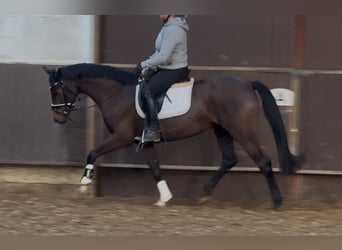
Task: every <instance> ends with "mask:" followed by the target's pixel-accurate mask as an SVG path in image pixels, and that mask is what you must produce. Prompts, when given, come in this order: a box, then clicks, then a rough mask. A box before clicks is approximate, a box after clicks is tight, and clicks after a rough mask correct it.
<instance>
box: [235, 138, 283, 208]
mask: <svg viewBox="0 0 342 250" xmlns="http://www.w3.org/2000/svg"><path fill="white" fill-rule="evenodd" d="M241 146H242V147H243V148H244V149H245V151H246V152H247V154H248V155H249V156H250V157H251V158H252V159H253V160H254V161H255V162H256V164H257V165H258V167H259V169H260V171H261V172H262V173H263V174H264V176H265V178H266V181H267V184H268V187H269V190H270V193H271V197H272V202H273V208H274V209H276V208H278V207H280V206H281V204H282V201H283V198H282V196H281V194H280V191H279V188H278V184H277V181H276V179H275V176H274V174H273V170H272V163H271V160H270V159H269V158H268V157H267V156H266V155H264V154H263V153H262V151H261V149H260V147H259V145H258V144H257V143H256V142H252V141H248V142H246V143H243V144H241Z"/></svg>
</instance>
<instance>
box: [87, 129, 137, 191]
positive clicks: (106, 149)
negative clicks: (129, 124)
mask: <svg viewBox="0 0 342 250" xmlns="http://www.w3.org/2000/svg"><path fill="white" fill-rule="evenodd" d="M132 144H133V140H132V138H130V137H122V136H119V134H112V135H111V136H110V137H109V138H108V139H107V140H106V141H105V142H104V143H102V144H100V145H98V146H96V147H95V148H94V149H92V150H91V151H90V152H89V154H88V156H87V163H86V166H85V168H84V172H83V176H82V178H81V184H82V185H88V184H90V183H91V182H92V178H93V176H94V171H95V169H94V163H95V161H96V159H97V158H98V157H100V156H101V155H104V154H107V153H110V152H113V151H114V150H116V149H119V148H123V147H128V146H130V145H132Z"/></svg>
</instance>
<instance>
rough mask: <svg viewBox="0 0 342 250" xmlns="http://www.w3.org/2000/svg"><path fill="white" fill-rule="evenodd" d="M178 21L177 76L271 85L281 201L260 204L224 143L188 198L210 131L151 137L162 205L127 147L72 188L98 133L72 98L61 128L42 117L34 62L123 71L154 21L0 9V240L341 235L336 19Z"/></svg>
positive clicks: (41, 77)
mask: <svg viewBox="0 0 342 250" xmlns="http://www.w3.org/2000/svg"><path fill="white" fill-rule="evenodd" d="M187 18H188V23H189V26H190V31H189V33H188V52H189V65H190V69H191V73H190V74H191V77H194V78H195V79H203V78H206V77H209V76H211V75H214V74H227V75H231V76H235V77H241V78H244V79H250V80H257V81H260V82H262V83H264V84H265V85H266V86H267V87H268V88H269V89H271V91H272V93H273V96H274V98H275V100H276V101H277V105H278V107H279V109H280V112H281V116H282V119H283V122H284V125H285V128H286V132H287V138H288V143H289V147H290V150H291V152H292V153H293V154H294V155H296V156H299V157H300V159H302V160H303V163H302V164H301V168H300V169H299V170H297V172H296V173H295V174H293V175H288V176H287V175H286V176H284V175H282V174H281V173H280V171H279V169H280V168H279V163H278V155H277V150H276V145H275V141H274V137H273V133H272V130H271V128H270V126H269V124H268V123H267V121H266V119H265V117H264V115H263V113H262V112H261V113H260V122H259V139H260V144H261V145H262V150H263V151H264V153H265V154H266V155H268V156H269V157H270V158H271V160H272V166H273V170H274V172H275V177H276V180H277V182H278V185H279V189H280V192H281V194H282V196H283V198H284V200H283V204H282V206H281V207H280V208H278V209H276V210H274V209H272V200H271V196H270V192H269V189H268V186H267V183H266V180H265V178H264V176H263V174H262V173H261V172H260V171H259V168H258V167H257V166H256V164H255V163H254V162H253V161H252V160H251V159H250V158H249V157H248V156H247V154H246V153H245V152H244V151H243V150H242V148H241V147H240V145H239V144H237V143H236V144H235V149H236V153H237V156H238V159H239V162H238V164H237V165H236V166H235V167H234V168H233V169H232V170H231V172H229V173H227V174H226V175H225V176H224V177H223V178H222V180H221V181H220V182H219V183H218V185H217V187H216V188H215V189H214V192H213V194H212V196H211V197H210V199H208V200H207V202H206V203H201V202H200V198H201V194H202V191H203V187H204V185H205V183H206V182H207V181H208V180H209V179H210V178H211V177H212V176H213V175H214V174H215V172H216V171H217V170H218V168H219V166H220V164H221V160H222V156H221V153H220V151H219V148H218V146H217V142H216V139H215V136H214V134H213V131H211V130H209V131H206V132H204V133H202V134H200V135H197V136H194V137H191V138H188V139H184V140H181V141H175V142H165V143H160V144H158V145H156V151H157V153H158V156H159V162H160V164H161V171H162V175H163V178H164V179H165V180H166V182H167V183H168V185H169V188H170V190H171V192H172V194H173V198H172V199H171V200H170V201H169V202H168V203H167V204H166V206H164V207H159V206H156V205H154V204H155V202H156V201H157V200H158V198H159V193H158V189H157V186H156V183H155V180H154V179H153V176H152V175H151V172H150V169H149V168H148V166H147V165H145V163H144V160H143V155H142V152H141V151H139V152H136V147H137V145H134V146H132V147H131V148H124V149H120V150H117V151H115V152H112V153H109V154H107V155H104V156H102V157H101V158H99V159H98V160H97V161H96V164H95V175H94V178H93V182H92V183H91V184H89V185H87V186H81V185H80V179H81V177H82V174H83V171H84V167H85V163H86V158H87V154H88V152H89V151H90V150H91V149H92V148H93V147H94V146H95V145H97V144H99V143H101V142H103V141H104V140H105V139H106V138H107V137H108V135H109V132H108V131H107V129H106V127H105V125H104V123H103V120H102V114H101V113H100V112H99V109H98V107H97V106H95V105H94V103H93V101H92V100H91V99H90V98H89V97H87V96H85V95H84V96H80V98H79V100H78V101H77V102H76V110H75V111H73V112H71V114H70V116H69V118H70V120H69V121H68V122H67V123H66V124H63V125H60V124H57V123H55V122H54V121H53V111H52V110H51V106H50V105H51V94H50V89H49V83H48V75H47V74H46V73H45V72H44V70H43V68H42V66H47V67H50V68H57V67H59V66H64V65H71V64H76V63H98V64H105V65H110V66H114V67H118V68H122V69H125V70H133V68H134V67H135V65H136V64H137V63H138V62H140V61H142V60H143V59H144V58H146V57H148V56H149V55H150V54H151V53H152V52H153V51H154V39H155V37H156V35H157V33H158V31H159V29H160V26H161V21H160V19H159V16H157V15H129V16H128V15H113V16H93V15H81V16H73V15H66V16H64V15H58V16H39V15H38V16H15V15H11V16H0V43H1V46H0V86H1V88H0V89H1V91H0V107H1V108H0V113H1V115H0V117H1V120H0V121H1V122H0V142H1V144H0V189H1V192H0V204H1V205H0V235H49V236H54V235H68V236H70V235H71V236H73V235H82V236H90V235H99V236H105V235H106V236H132V235H133V236H135V235H143V236H154V235H158V236H173V235H179V236H307V235H342V154H341V152H342V140H341V138H342V137H341V135H342V132H341V128H342V116H341V110H340V107H341V105H342V101H341V100H342V98H341V96H340V95H341V94H340V93H342V84H341V82H342V69H341V68H342V64H341V56H340V55H341V54H342V47H341V44H342V31H341V29H340V24H341V22H342V17H339V18H337V17H325V18H318V17H315V16H310V15H292V16H291V15H289V16H247V15H246V16H241V15H229V16H224V15H219V16H209V15H208V16H201V15H193V16H192V15H189V16H188V17H187ZM260 105H262V104H260Z"/></svg>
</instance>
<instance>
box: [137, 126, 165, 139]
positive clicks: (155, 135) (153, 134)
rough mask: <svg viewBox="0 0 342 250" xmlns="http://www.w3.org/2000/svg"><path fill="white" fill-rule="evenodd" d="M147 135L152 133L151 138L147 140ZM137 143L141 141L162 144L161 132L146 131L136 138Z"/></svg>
mask: <svg viewBox="0 0 342 250" xmlns="http://www.w3.org/2000/svg"><path fill="white" fill-rule="evenodd" d="M146 133H147V134H148V133H151V135H150V136H151V138H146ZM134 139H135V140H136V141H140V142H141V143H147V142H160V140H161V139H160V130H154V129H149V128H148V129H144V130H143V133H142V135H141V136H137V137H135V138H134Z"/></svg>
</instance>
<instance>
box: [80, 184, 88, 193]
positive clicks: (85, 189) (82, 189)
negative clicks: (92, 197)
mask: <svg viewBox="0 0 342 250" xmlns="http://www.w3.org/2000/svg"><path fill="white" fill-rule="evenodd" d="M87 191H88V186H85V185H82V186H80V192H81V193H85V192H87Z"/></svg>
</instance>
